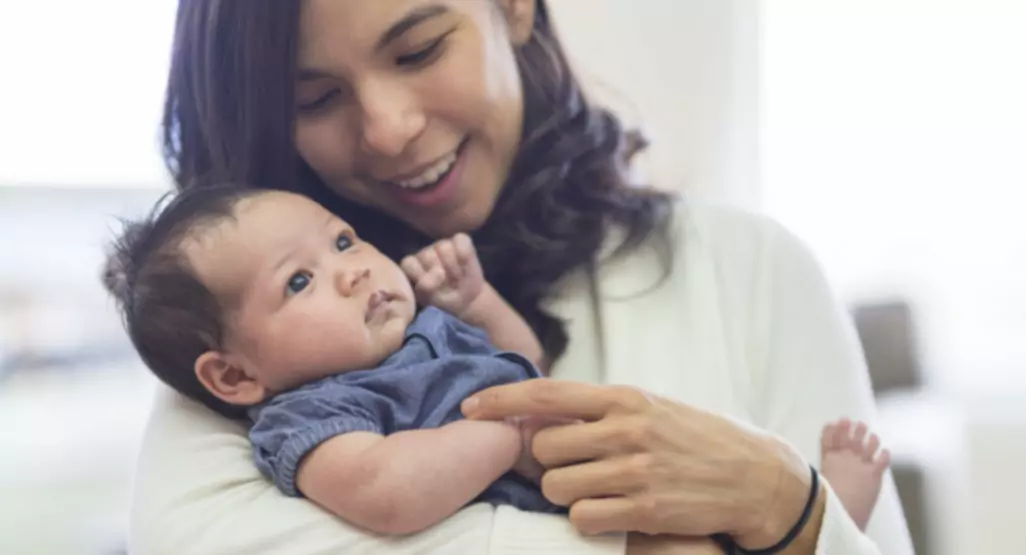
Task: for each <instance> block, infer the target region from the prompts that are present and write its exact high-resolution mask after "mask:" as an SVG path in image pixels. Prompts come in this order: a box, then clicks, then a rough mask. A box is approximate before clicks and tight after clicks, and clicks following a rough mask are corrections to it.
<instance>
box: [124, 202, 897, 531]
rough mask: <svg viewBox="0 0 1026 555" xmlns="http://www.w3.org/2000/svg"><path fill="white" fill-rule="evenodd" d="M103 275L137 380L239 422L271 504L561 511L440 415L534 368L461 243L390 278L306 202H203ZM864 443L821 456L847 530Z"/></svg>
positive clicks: (519, 472)
mask: <svg viewBox="0 0 1026 555" xmlns="http://www.w3.org/2000/svg"><path fill="white" fill-rule="evenodd" d="M104 278H105V283H106V285H107V287H108V289H109V290H110V291H111V292H112V293H113V294H114V295H115V296H116V298H117V299H118V301H119V305H120V308H121V310H122V314H123V317H124V321H125V326H126V329H127V331H128V334H129V336H130V337H131V339H132V342H133V344H134V345H135V347H136V349H137V350H138V352H139V354H140V356H141V357H142V359H143V361H144V362H145V363H146V364H147V366H149V367H150V369H151V370H152V371H153V372H154V373H155V374H156V375H157V376H158V378H160V379H161V380H162V381H164V382H165V383H167V384H168V385H170V386H171V387H173V388H175V389H176V390H178V391H179V392H181V393H183V394H184V395H186V396H188V397H191V398H193V399H195V400H197V401H200V402H202V403H204V404H205V405H207V406H208V407H210V408H212V409H214V410H215V411H218V412H219V413H221V414H223V415H224V416H226V417H229V418H233V419H246V420H249V421H250V422H251V423H252V427H251V429H250V434H249V435H250V440H251V441H252V444H253V453H254V458H255V461H256V465H257V466H258V468H259V469H260V471H261V472H262V473H263V474H264V475H265V476H267V477H268V478H269V479H271V480H272V481H274V483H275V484H276V485H277V487H278V488H280V489H281V491H283V492H284V493H285V494H288V495H292V496H305V497H307V498H309V499H310V500H312V501H314V502H315V503H317V504H319V505H321V506H322V507H324V508H325V509H327V510H328V511H330V512H332V513H334V514H336V515H338V516H339V517H341V518H343V519H344V520H346V521H348V522H350V523H352V524H355V525H357V526H361V527H363V528H366V529H368V530H371V531H373V532H377V533H383V534H408V533H413V532H417V531H420V530H423V529H425V528H427V527H430V526H432V525H434V524H436V523H438V522H440V521H442V520H444V519H445V518H447V517H448V516H450V515H452V514H453V513H455V512H456V511H458V510H459V509H460V508H461V507H463V506H464V505H466V504H468V503H470V502H473V501H485V502H490V503H496V504H512V505H514V506H516V507H518V508H521V509H524V510H531V511H545V512H564V511H565V508H562V507H557V506H555V505H553V504H551V503H550V502H548V501H547V500H546V499H545V498H544V496H542V494H541V492H540V490H539V488H538V487H537V485H536V482H537V480H538V478H539V477H540V474H541V468H540V466H539V465H538V464H537V462H536V461H534V460H533V458H532V457H531V455H530V451H529V449H527V448H526V447H525V444H526V443H527V440H528V438H527V436H529V433H530V432H529V431H528V430H526V429H525V428H524V427H523V426H521V425H519V424H518V423H515V422H480V421H468V420H465V419H463V418H462V416H461V414H460V410H459V404H460V402H461V401H462V400H463V399H464V398H466V397H467V396H469V395H471V394H473V393H475V392H476V391H479V390H481V389H484V388H486V387H490V386H493V385H498V384H502V383H510V382H515V381H520V380H527V379H534V378H539V377H540V374H539V372H538V370H537V369H536V365H537V364H539V363H540V362H541V361H542V358H543V354H542V349H541V345H540V344H539V342H538V339H537V337H536V336H535V335H534V333H533V332H532V331H531V329H530V327H529V326H528V325H527V323H526V322H525V321H524V320H523V318H522V317H521V316H520V315H519V313H517V311H516V310H514V309H513V308H512V307H511V306H509V305H508V304H507V303H506V302H505V301H504V300H503V299H502V297H501V296H500V295H499V294H498V293H497V292H496V291H495V290H494V289H493V288H492V287H491V286H490V285H489V284H488V283H487V282H486V281H485V279H484V277H483V273H482V270H481V266H480V263H479V261H478V259H477V256H476V253H475V252H474V248H473V245H472V244H471V241H470V239H469V237H467V236H465V235H457V236H456V237H454V238H452V239H448V240H442V241H438V242H436V243H435V244H433V245H431V246H429V247H428V248H426V249H424V250H423V251H421V252H420V253H418V254H417V255H416V256H412V257H407V258H406V259H405V260H403V262H402V266H401V267H400V266H399V265H397V264H395V263H394V262H393V261H392V260H390V259H389V258H387V257H386V256H384V255H383V254H382V253H380V252H379V251H377V250H376V249H375V248H374V247H373V246H372V245H370V244H368V243H365V242H363V241H361V240H360V238H359V237H358V236H357V235H356V232H355V231H354V230H353V229H352V228H351V227H350V226H349V225H348V224H346V222H344V221H342V220H341V219H339V218H338V217H336V216H334V215H332V214H331V213H329V212H328V211H327V210H325V209H324V208H323V207H321V206H320V205H319V204H317V203H315V202H313V201H312V200H310V199H307V198H306V197H303V196H299V195H295V194H291V193H285V192H275V191H264V190H253V189H244V188H238V187H232V186H222V187H212V188H206V189H195V190H191V191H189V192H186V193H182V194H179V195H178V196H176V197H175V198H174V199H173V200H172V201H171V202H170V203H169V204H168V205H167V206H166V207H165V208H163V209H162V210H159V211H158V210H155V211H154V213H153V214H152V215H151V217H150V218H149V219H148V220H146V221H144V222H141V223H135V224H130V225H129V226H128V227H127V229H126V231H125V234H124V235H123V237H122V238H121V240H120V241H119V243H118V244H117V245H116V246H115V251H114V253H113V254H112V256H111V257H110V259H109V261H108V268H107V271H106V272H105V276H104ZM418 304H419V305H421V306H423V307H426V308H423V310H421V311H419V312H418V310H417V305H418ZM493 345H495V346H497V347H498V349H497V348H496V347H493ZM499 349H502V350H501V351H500V350H499ZM864 436H865V428H864V426H861V425H860V427H858V428H856V433H855V434H854V435H853V434H852V424H851V423H850V422H843V423H840V424H837V425H834V426H831V427H828V428H827V430H825V432H824V444H823V445H824V451H823V456H824V459H823V475H824V477H825V478H826V479H827V480H828V481H830V483H831V484H832V485H833V486H834V489H835V490H837V492H838V494H839V495H840V496H841V497H842V500H843V501H844V503H845V505H846V507H848V508H849V510H851V511H853V516H854V517H855V519H856V521H857V522H859V524H860V526H865V521H866V520H868V518H869V513H870V512H871V511H872V508H873V505H874V504H875V499H876V494H877V492H878V491H879V487H880V481H881V476H882V473H883V469H884V468H885V467H886V454H885V453H884V455H882V456H880V457H877V456H876V450H877V449H878V447H879V440H878V439H876V436H872V438H871V440H870V441H869V443H868V445H866V442H865V437H864ZM856 512H858V514H855V513H856ZM863 513H864V515H863Z"/></svg>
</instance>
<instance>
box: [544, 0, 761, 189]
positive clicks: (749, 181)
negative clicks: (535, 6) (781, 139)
mask: <svg viewBox="0 0 1026 555" xmlns="http://www.w3.org/2000/svg"><path fill="white" fill-rule="evenodd" d="M550 2H551V8H552V10H553V12H554V16H555V18H556V22H557V25H558V27H559V30H560V32H561V38H562V39H563V41H564V42H565V44H566V46H567V49H568V50H569V51H570V55H571V57H572V58H573V60H574V62H575V65H576V69H577V70H578V72H579V73H580V74H581V76H582V77H584V78H585V81H586V84H587V86H588V87H589V89H590V90H591V92H592V93H593V96H594V97H595V98H597V99H598V100H600V101H603V102H604V103H607V104H610V105H611V106H612V107H613V108H614V109H616V110H617V111H618V112H620V113H622V114H624V115H625V116H626V119H627V120H628V121H632V122H640V123H641V124H642V127H643V128H644V129H645V130H646V131H647V133H648V134H649V136H650V138H651V139H652V143H653V144H652V148H651V150H650V153H649V156H648V158H647V159H646V164H645V170H646V173H647V174H648V175H649V176H650V177H651V178H652V182H653V184H655V185H657V186H659V187H666V188H676V189H687V190H689V191H694V192H697V193H700V194H702V195H703V196H708V197H711V198H714V199H717V200H724V201H727V202H732V203H736V204H740V205H754V204H755V203H756V201H757V197H758V189H757V183H756V181H757V164H758V152H757V144H758V141H757V123H758V122H757V115H758V114H757V110H756V108H757V104H758V86H757V85H758V82H757V67H756V61H757V53H758V52H757V48H758V19H757V15H758V2H755V1H753V0H643V1H636V0H635V1H629V0H550Z"/></svg>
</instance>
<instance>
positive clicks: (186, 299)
mask: <svg viewBox="0 0 1026 555" xmlns="http://www.w3.org/2000/svg"><path fill="white" fill-rule="evenodd" d="M261 193H266V192H265V191H261V190H259V189H253V188H251V187H240V186H235V185H229V184H225V185H220V184H219V185H214V186H210V187H197V188H192V189H189V190H188V191H185V192H182V193H180V194H177V195H173V196H172V195H165V197H164V198H162V199H161V200H160V201H158V202H157V203H156V205H155V206H154V207H153V210H151V211H150V214H149V215H148V216H147V217H146V218H143V219H140V220H135V221H125V222H123V223H124V224H125V228H124V231H123V232H122V233H121V234H120V235H119V236H118V238H117V239H116V240H115V241H114V242H113V243H112V244H111V245H110V248H109V250H108V253H107V261H106V264H105V266H104V268H103V273H102V276H101V278H102V280H103V285H104V287H106V288H107V291H108V292H110V294H111V295H112V296H113V297H114V299H115V300H116V301H117V305H118V309H119V311H120V313H121V320H122V323H123V324H124V326H125V331H127V332H128V337H129V339H131V340H132V345H133V346H134V347H135V349H136V351H137V352H138V353H139V357H140V358H142V360H143V362H144V363H146V366H147V367H148V368H149V369H150V370H151V371H152V372H153V373H154V375H156V376H157V378H159V379H160V380H161V381H162V382H164V383H165V384H167V385H169V386H171V387H172V388H174V389H175V390H177V391H178V392H180V393H182V394H183V395H185V396H186V397H189V398H191V399H194V400H197V401H199V402H201V403H203V404H204V405H206V406H208V407H210V408H211V409H213V410H215V411H217V412H219V413H221V414H222V415H224V416H227V417H229V418H233V419H241V418H244V417H245V416H246V408H245V407H241V406H236V405H232V404H230V403H227V402H225V401H222V400H221V399H219V398H218V397H216V396H215V395H214V394H212V393H211V392H210V391H208V390H207V389H206V387H204V386H203V384H202V383H201V382H200V380H199V378H198V377H197V376H196V373H195V371H194V370H193V368H194V366H195V363H196V359H198V358H199V357H200V356H201V355H202V354H203V353H205V352H207V351H222V350H224V338H225V333H226V328H225V315H226V313H227V312H228V311H230V310H232V309H234V308H235V307H236V305H237V303H238V299H234V298H218V297H217V296H216V295H214V293H213V292H212V291H210V289H208V288H207V287H206V285H204V284H203V282H202V281H201V280H200V278H199V276H198V275H197V274H196V272H195V270H194V269H193V268H192V267H191V266H190V265H189V262H188V260H187V259H186V257H185V254H184V253H183V252H182V244H183V243H184V242H185V241H186V240H188V239H190V238H192V237H194V236H195V234H196V233H197V232H199V231H202V230H204V229H210V228H212V227H215V226H217V225H218V224H220V223H221V222H223V221H226V220H232V219H234V217H235V215H234V209H235V206H236V205H237V204H238V203H239V202H240V201H242V200H244V199H248V198H252V197H254V196H256V195H258V194H261Z"/></svg>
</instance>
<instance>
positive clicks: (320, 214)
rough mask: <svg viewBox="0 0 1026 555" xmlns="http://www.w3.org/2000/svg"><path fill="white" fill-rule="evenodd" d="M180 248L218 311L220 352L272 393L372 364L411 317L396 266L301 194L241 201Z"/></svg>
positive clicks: (412, 306)
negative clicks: (221, 309) (221, 312)
mask: <svg viewBox="0 0 1026 555" xmlns="http://www.w3.org/2000/svg"><path fill="white" fill-rule="evenodd" d="M183 250H184V252H185V255H186V257H187V258H188V260H189V262H190V264H191V265H192V267H193V268H194V269H195V271H196V272H197V274H198V276H197V277H198V278H199V279H200V281H201V282H203V284H204V285H206V286H207V288H209V289H210V290H211V292H213V293H214V295H215V296H216V297H217V298H218V299H221V300H222V303H223V304H225V305H226V307H225V310H226V321H225V327H226V330H227V337H226V338H225V348H226V351H228V352H229V353H231V354H233V355H235V356H236V357H238V358H239V359H241V360H242V361H243V366H244V368H245V369H246V371H247V373H248V374H250V377H252V378H254V379H256V380H257V381H258V382H260V384H261V385H263V386H264V387H265V388H267V389H268V390H270V391H271V392H277V391H281V390H284V389H289V388H292V387H295V386H298V385H300V384H303V383H305V382H307V381H310V380H313V379H317V378H321V377H324V376H327V375H330V374H334V373H338V372H344V371H348V370H356V369H362V368H372V367H374V366H376V365H377V364H378V363H380V362H381V361H383V360H384V359H385V358H386V357H388V356H389V355H391V354H392V353H393V352H395V351H396V350H398V349H399V347H401V346H402V342H403V338H404V335H405V331H406V327H407V326H408V325H409V324H410V322H411V321H412V320H413V316H414V314H415V311H416V301H415V298H414V295H413V291H412V289H411V286H410V282H409V280H408V279H407V278H406V276H405V275H404V274H403V272H402V270H401V269H400V268H399V266H398V265H396V264H395V263H394V262H392V261H391V260H390V259H389V258H388V257H386V256H385V255H383V254H381V253H380V252H378V250H377V249H375V248H374V247H373V246H371V245H370V244H368V243H364V242H363V241H361V240H360V239H359V238H358V237H357V236H356V233H355V232H354V231H353V229H352V228H351V227H349V225H348V224H346V222H344V221H342V220H340V219H339V218H337V217H336V216H334V215H333V214H331V213H330V212H328V211H327V210H325V209H324V208H323V207H321V206H320V205H319V204H317V203H315V202H313V201H311V200H309V199H307V198H305V197H302V196H299V195H293V194H289V193H280V192H270V193H267V194H262V195H259V196H257V197H254V198H251V199H247V200H243V201H241V202H240V203H239V204H238V205H237V206H236V208H235V219H234V221H233V220H229V221H226V222H224V223H222V224H219V225H217V226H214V227H211V228H210V229H209V230H205V231H201V232H200V233H198V234H197V236H196V238H195V239H193V240H190V241H188V242H186V243H185V244H184V245H183Z"/></svg>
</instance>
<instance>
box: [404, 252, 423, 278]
mask: <svg viewBox="0 0 1026 555" xmlns="http://www.w3.org/2000/svg"><path fill="white" fill-rule="evenodd" d="M399 267H401V268H402V269H403V272H406V277H408V278H410V281H412V282H414V283H417V282H418V281H420V279H421V278H422V277H424V273H425V270H424V266H423V265H421V263H420V260H418V259H417V257H416V256H407V257H406V258H403V261H402V262H401V263H400V264H399Z"/></svg>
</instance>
